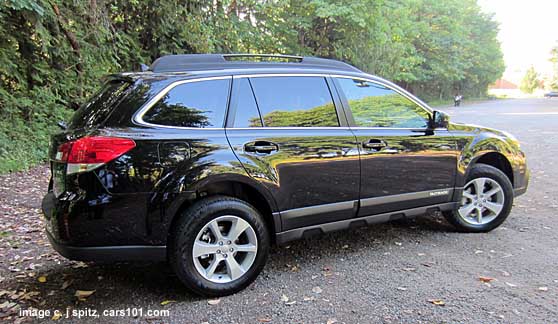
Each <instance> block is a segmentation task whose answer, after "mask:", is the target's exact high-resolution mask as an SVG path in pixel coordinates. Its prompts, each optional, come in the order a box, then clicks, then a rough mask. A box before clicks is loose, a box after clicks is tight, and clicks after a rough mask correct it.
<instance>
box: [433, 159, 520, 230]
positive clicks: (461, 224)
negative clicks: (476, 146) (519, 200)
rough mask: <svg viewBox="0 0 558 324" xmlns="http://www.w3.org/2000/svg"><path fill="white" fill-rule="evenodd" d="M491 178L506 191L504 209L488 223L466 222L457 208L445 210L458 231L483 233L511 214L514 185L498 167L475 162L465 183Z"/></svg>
mask: <svg viewBox="0 0 558 324" xmlns="http://www.w3.org/2000/svg"><path fill="white" fill-rule="evenodd" d="M481 177H484V178H490V179H492V180H494V181H496V182H497V183H498V184H499V185H500V186H501V187H502V191H503V193H504V203H503V208H502V210H501V211H500V212H499V213H498V215H497V216H496V218H494V219H493V220H492V221H490V222H489V223H486V224H471V223H468V222H466V221H465V220H463V219H462V218H461V216H460V215H459V214H458V212H457V210H453V211H448V212H444V213H443V215H444V217H445V218H446V219H447V221H448V222H449V223H450V224H452V225H453V226H454V227H455V228H456V229H457V230H458V231H461V232H468V233H482V232H490V231H492V230H493V229H495V228H497V227H498V226H500V225H501V224H502V223H503V222H504V221H505V220H506V218H507V217H508V216H509V214H510V211H511V208H512V205H513V186H512V184H511V182H510V179H509V178H508V177H507V176H506V175H505V174H504V173H503V172H502V171H500V170H498V169H497V168H495V167H493V166H490V165H487V164H480V163H479V164H475V165H473V167H472V169H471V171H470V172H469V175H468V176H467V180H466V181H465V183H468V182H469V181H471V180H473V179H476V178H481Z"/></svg>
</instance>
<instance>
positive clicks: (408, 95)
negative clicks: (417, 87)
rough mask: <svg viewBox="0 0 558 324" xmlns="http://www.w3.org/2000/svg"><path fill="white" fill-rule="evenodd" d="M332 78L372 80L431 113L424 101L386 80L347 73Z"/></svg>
mask: <svg viewBox="0 0 558 324" xmlns="http://www.w3.org/2000/svg"><path fill="white" fill-rule="evenodd" d="M331 77H332V78H343V79H356V80H361V81H366V82H372V83H375V84H378V85H381V86H384V87H386V88H388V89H390V90H393V91H395V92H397V93H399V94H400V95H402V96H403V97H405V98H407V99H409V100H411V101H412V102H414V103H415V104H416V105H418V106H419V107H421V108H423V109H424V110H426V112H428V114H432V109H431V108H430V107H428V106H426V105H425V104H424V103H422V102H419V101H417V100H416V98H414V97H413V96H411V95H410V94H408V93H406V91H405V92H404V91H403V89H399V88H398V87H394V85H392V84H389V83H388V82H384V81H379V80H372V79H368V78H363V77H352V76H348V75H331ZM378 128H383V127H378ZM407 129H413V128H407Z"/></svg>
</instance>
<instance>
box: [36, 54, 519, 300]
mask: <svg viewBox="0 0 558 324" xmlns="http://www.w3.org/2000/svg"><path fill="white" fill-rule="evenodd" d="M50 161H51V169H52V178H51V181H50V185H49V190H48V194H47V195H46V196H45V198H44V200H43V212H44V214H45V218H46V232H47V234H48V237H49V239H50V241H51V244H52V246H53V247H54V248H55V249H56V250H57V251H58V252H59V253H60V254H62V255H63V256H65V257H67V258H70V259H76V260H103V261H105V260H168V262H169V263H170V265H171V266H172V267H173V269H174V270H175V272H176V274H177V276H178V277H179V278H180V280H181V281H182V282H183V283H184V284H185V285H186V286H187V287H188V288H189V289H191V290H192V291H194V292H196V293H198V294H202V295H207V296H219V295H226V294H231V293H234V292H237V291H239V290H241V289H243V288H245V287H246V286H247V285H249V284H250V283H251V282H252V281H253V280H254V279H255V278H256V277H257V275H258V273H259V272H260V271H261V270H262V268H263V267H264V264H265V262H266V258H267V256H268V250H269V246H270V245H271V244H274V243H275V244H282V243H285V242H287V241H290V240H296V239H301V238H306V237H310V236H312V235H315V234H320V233H324V232H330V231H336V230H342V229H347V228H353V227H356V226H361V225H370V224H373V223H379V222H386V221H389V220H395V219H401V218H409V217H415V216H418V215H423V214H427V213H430V212H432V211H440V212H442V213H443V214H444V215H445V216H446V218H447V220H448V221H449V222H450V223H451V224H453V225H454V226H455V227H456V228H457V229H458V230H460V231H466V232H487V231H490V230H492V229H494V228H496V227H497V226H499V225H500V224H501V223H502V222H503V221H504V220H505V219H506V217H507V216H508V215H509V213H510V210H511V208H512V202H513V199H514V196H517V195H519V194H522V193H524V192H525V191H526V189H527V184H528V179H529V173H528V170H527V167H526V162H525V156H524V154H523V152H522V151H521V150H520V148H519V143H518V141H517V140H516V139H515V138H514V137H513V136H511V135H509V134H507V133H505V132H501V131H496V130H492V129H486V128H482V127H478V126H471V125H461V124H454V123H450V122H449V121H448V116H447V115H446V114H444V113H442V112H439V111H433V110H432V109H430V108H429V107H428V106H427V105H426V104H425V103H424V102H422V101H421V100H419V99H417V98H416V97H414V96H413V95H412V94H410V93H408V92H407V91H405V90H403V89H401V88H400V87H398V86H397V85H395V84H393V83H391V82H389V81H386V80H384V79H381V78H378V77H376V76H372V75H369V74H366V73H364V72H362V71H360V70H358V69H357V68H355V67H353V66H351V65H348V64H345V63H342V62H339V61H334V60H328V59H321V58H314V57H298V56H283V55H239V54H237V55H218V54H212V55H171V56H165V57H161V58H159V59H157V60H156V61H155V62H154V63H153V64H152V65H151V67H150V68H149V69H148V70H146V71H144V72H133V73H121V74H115V75H111V76H109V77H108V79H107V81H106V83H105V84H104V86H103V88H102V90H101V91H100V92H99V93H98V94H97V95H95V96H94V97H93V98H92V99H91V100H90V101H89V102H88V103H87V104H85V105H84V106H83V107H81V108H80V109H79V110H78V111H77V112H76V113H75V115H74V117H73V119H72V120H71V122H70V123H69V124H68V127H67V128H66V129H65V130H64V131H63V132H61V133H60V134H57V135H54V136H53V138H52V146H51V149H50Z"/></svg>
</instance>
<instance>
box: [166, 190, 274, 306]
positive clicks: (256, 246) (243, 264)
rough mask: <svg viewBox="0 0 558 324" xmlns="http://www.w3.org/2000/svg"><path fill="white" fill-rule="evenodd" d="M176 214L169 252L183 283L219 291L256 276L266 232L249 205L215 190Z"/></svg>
mask: <svg viewBox="0 0 558 324" xmlns="http://www.w3.org/2000/svg"><path fill="white" fill-rule="evenodd" d="M180 217H181V218H180V220H179V221H178V224H177V226H176V228H175V230H174V232H173V239H172V246H171V249H172V250H171V251H170V255H169V257H170V261H171V264H172V266H173V268H174V270H175V272H176V274H177V276H178V277H179V279H180V280H181V281H182V282H183V283H184V285H186V286H187V287H188V288H190V289H191V290H192V291H194V292H195V293H197V294H200V295H204V296H223V295H229V294H233V293H235V292H238V291H240V290H242V289H244V288H245V287H246V286H248V285H249V284H250V283H251V282H252V281H254V279H256V277H257V276H258V274H259V273H260V271H261V270H262V268H263V267H264V265H265V262H266V259H267V254H268V250H269V233H268V231H267V228H266V226H265V223H264V221H263V219H262V217H261V215H260V214H259V212H258V211H257V210H256V209H255V208H254V207H252V206H251V205H250V204H248V203H246V202H244V201H242V200H239V199H236V198H231V197H224V196H216V197H210V198H207V199H204V200H201V201H199V202H197V203H195V204H194V205H193V206H191V207H190V208H189V209H188V210H186V211H185V212H184V213H183V214H182V215H181V216H180Z"/></svg>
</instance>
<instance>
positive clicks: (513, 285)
mask: <svg viewBox="0 0 558 324" xmlns="http://www.w3.org/2000/svg"><path fill="white" fill-rule="evenodd" d="M506 285H508V286H510V287H517V285H516V284H512V283H511V282H506Z"/></svg>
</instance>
